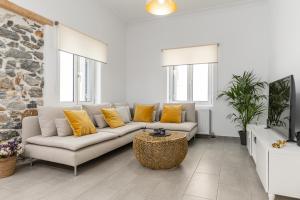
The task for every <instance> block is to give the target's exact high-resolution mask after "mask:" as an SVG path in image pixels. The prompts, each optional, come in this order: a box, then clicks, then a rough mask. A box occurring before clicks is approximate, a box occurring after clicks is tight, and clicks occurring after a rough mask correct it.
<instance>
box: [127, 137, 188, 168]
mask: <svg viewBox="0 0 300 200" xmlns="http://www.w3.org/2000/svg"><path fill="white" fill-rule="evenodd" d="M133 151H134V154H135V157H136V159H137V160H138V161H139V162H140V163H141V164H142V165H143V166H144V167H148V168H151V169H170V168H173V167H176V166H178V165H180V163H181V162H182V161H183V160H184V158H185V156H186V154H187V151H188V142H187V139H186V136H185V134H184V133H179V132H171V134H170V135H169V136H165V137H155V136H152V135H150V133H148V132H141V133H138V134H137V135H136V136H135V137H134V139H133Z"/></svg>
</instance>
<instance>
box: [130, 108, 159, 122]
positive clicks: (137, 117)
mask: <svg viewBox="0 0 300 200" xmlns="http://www.w3.org/2000/svg"><path fill="white" fill-rule="evenodd" d="M154 107H155V106H154V105H142V104H137V105H136V106H135V109H134V118H133V121H135V122H153V111H154Z"/></svg>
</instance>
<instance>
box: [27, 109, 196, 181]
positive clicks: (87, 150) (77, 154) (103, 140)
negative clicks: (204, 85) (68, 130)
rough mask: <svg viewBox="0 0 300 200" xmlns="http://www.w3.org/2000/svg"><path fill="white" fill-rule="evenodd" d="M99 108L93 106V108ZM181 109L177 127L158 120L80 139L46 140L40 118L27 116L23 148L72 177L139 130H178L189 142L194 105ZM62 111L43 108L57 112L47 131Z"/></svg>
mask: <svg viewBox="0 0 300 200" xmlns="http://www.w3.org/2000/svg"><path fill="white" fill-rule="evenodd" d="M101 106H102V105H95V108H98V107H101ZM183 108H184V110H185V111H186V122H183V123H180V124H172V123H161V122H159V121H156V122H153V123H144V122H129V123H127V124H125V126H122V127H119V128H114V129H112V128H109V127H105V128H101V129H99V128H98V129H97V133H95V134H91V135H86V136H81V137H75V136H66V137H60V136H49V137H45V136H43V135H42V130H41V126H40V122H41V120H40V119H39V117H38V116H33V117H27V118H24V119H23V122H22V141H23V144H24V146H25V156H26V157H29V158H30V159H40V160H46V161H50V162H55V163H60V164H65V165H69V166H72V167H74V175H77V166H79V165H80V164H82V163H85V162H87V161H89V160H92V159H94V158H97V157H99V156H101V155H103V154H105V153H107V152H110V151H112V150H114V149H117V148H119V147H121V146H124V145H126V144H129V143H131V142H132V141H133V138H134V136H135V135H136V134H137V133H138V132H139V131H141V130H142V129H147V130H153V129H157V128H164V129H166V130H168V131H180V132H184V133H185V134H186V137H187V139H188V140H191V139H192V138H193V137H194V136H195V134H196V133H197V123H196V120H197V119H196V116H197V115H196V111H195V105H194V104H185V106H183ZM63 109H64V108H60V109H58V108H55V109H54V108H53V109H52V108H51V107H49V108H46V110H52V112H56V113H51V114H49V115H51V117H52V118H51V117H50V119H49V120H48V127H47V128H49V127H50V126H51V125H52V122H51V120H53V119H54V118H56V117H58V116H61V115H62V113H63ZM53 110H54V111H53ZM88 113H89V112H88ZM42 123H44V122H42Z"/></svg>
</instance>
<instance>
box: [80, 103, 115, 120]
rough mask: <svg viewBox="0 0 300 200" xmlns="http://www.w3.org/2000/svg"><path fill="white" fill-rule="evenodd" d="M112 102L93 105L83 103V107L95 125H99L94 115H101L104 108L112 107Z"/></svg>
mask: <svg viewBox="0 0 300 200" xmlns="http://www.w3.org/2000/svg"><path fill="white" fill-rule="evenodd" d="M110 107H111V104H110V103H103V104H93V105H82V109H83V110H85V111H86V112H87V113H88V115H89V117H90V119H91V120H92V122H93V123H94V125H95V126H97V123H96V121H95V119H94V115H100V113H101V109H102V108H110Z"/></svg>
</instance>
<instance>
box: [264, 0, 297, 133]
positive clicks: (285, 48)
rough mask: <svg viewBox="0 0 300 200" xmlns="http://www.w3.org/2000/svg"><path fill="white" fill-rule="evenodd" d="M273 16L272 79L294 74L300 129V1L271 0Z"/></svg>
mask: <svg viewBox="0 0 300 200" xmlns="http://www.w3.org/2000/svg"><path fill="white" fill-rule="evenodd" d="M269 6H270V14H271V15H270V16H271V29H270V30H271V36H272V42H271V44H272V45H271V48H270V52H271V54H270V79H271V80H276V79H280V78H283V77H285V76H288V75H290V74H293V75H294V78H295V84H296V92H297V94H296V95H297V100H296V102H297V104H296V107H297V111H296V113H297V114H296V115H297V116H296V129H300V23H299V19H300V12H299V8H300V1H299V0H269Z"/></svg>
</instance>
